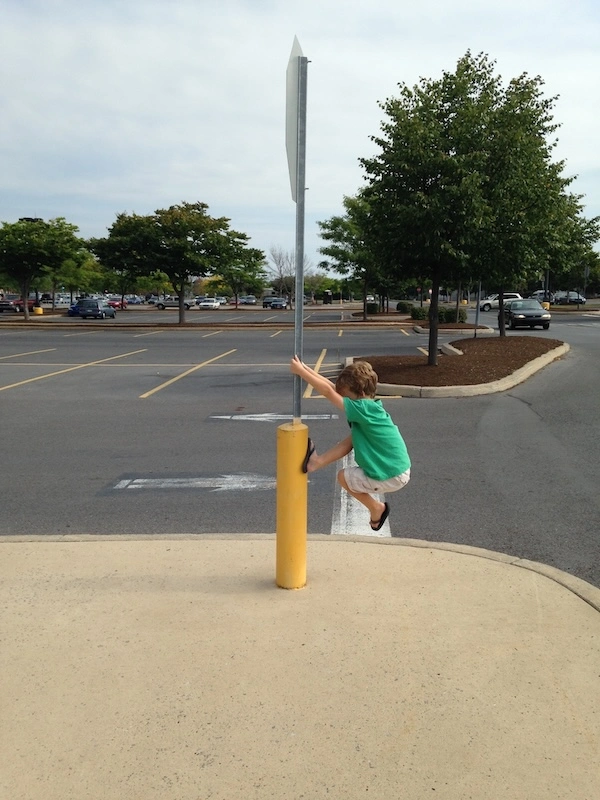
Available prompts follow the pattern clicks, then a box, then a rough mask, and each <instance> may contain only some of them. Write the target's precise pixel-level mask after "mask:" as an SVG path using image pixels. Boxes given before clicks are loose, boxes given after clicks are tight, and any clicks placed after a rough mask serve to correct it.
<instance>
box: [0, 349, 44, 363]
mask: <svg viewBox="0 0 600 800" xmlns="http://www.w3.org/2000/svg"><path fill="white" fill-rule="evenodd" d="M54 350H56V347H50V348H49V349H48V350H30V351H29V352H28V353H15V354H14V355H12V356H0V361H4V359H6V358H18V357H19V356H33V355H35V354H36V353H52V352H54Z"/></svg>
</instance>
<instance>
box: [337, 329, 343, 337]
mask: <svg viewBox="0 0 600 800" xmlns="http://www.w3.org/2000/svg"><path fill="white" fill-rule="evenodd" d="M343 333H344V331H343V329H341V330H340V331H339V333H338V338H339V337H340V336H342V335H343Z"/></svg>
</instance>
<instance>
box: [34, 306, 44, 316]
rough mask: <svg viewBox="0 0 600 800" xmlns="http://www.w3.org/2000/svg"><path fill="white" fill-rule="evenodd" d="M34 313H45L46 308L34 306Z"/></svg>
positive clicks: (38, 314)
mask: <svg viewBox="0 0 600 800" xmlns="http://www.w3.org/2000/svg"><path fill="white" fill-rule="evenodd" d="M33 313H34V314H36V315H37V316H40V315H41V314H43V313H44V309H43V308H42V307H41V306H34V309H33Z"/></svg>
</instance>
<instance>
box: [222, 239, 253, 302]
mask: <svg viewBox="0 0 600 800" xmlns="http://www.w3.org/2000/svg"><path fill="white" fill-rule="evenodd" d="M248 242H249V238H248V237H247V236H246V235H245V234H243V233H238V232H237V231H228V233H227V235H226V248H225V250H224V251H223V258H222V263H221V266H220V268H219V269H218V271H215V276H218V277H219V279H220V284H221V286H222V290H223V291H224V292H225V293H226V294H231V295H233V297H234V299H235V305H236V307H237V301H238V297H239V296H240V294H241V293H242V292H248V291H249V292H250V293H257V294H260V293H261V292H262V288H263V286H264V283H265V280H266V273H265V254H264V253H263V252H262V250H258V249H257V248H254V247H248Z"/></svg>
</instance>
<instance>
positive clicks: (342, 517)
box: [331, 453, 392, 539]
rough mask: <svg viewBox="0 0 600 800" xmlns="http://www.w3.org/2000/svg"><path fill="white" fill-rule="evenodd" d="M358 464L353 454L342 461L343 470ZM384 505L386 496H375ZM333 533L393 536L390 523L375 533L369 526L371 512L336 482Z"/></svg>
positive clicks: (332, 522) (386, 523)
mask: <svg viewBox="0 0 600 800" xmlns="http://www.w3.org/2000/svg"><path fill="white" fill-rule="evenodd" d="M354 466H356V463H355V461H354V457H353V455H352V453H349V454H348V455H347V456H344V458H343V459H342V469H345V468H346V467H354ZM375 496H376V497H377V499H378V500H381V502H382V503H383V502H384V501H385V495H383V494H378V495H375ZM331 533H332V534H337V535H338V536H376V537H381V538H386V539H389V538H391V536H392V532H391V530H390V525H389V521H388V520H387V519H386V521H385V522H384V523H383V527H382V528H381V530H379V531H374V530H373V529H372V528H371V526H370V525H369V512H368V511H367V509H366V508H365V507H364V506H363V504H362V503H359V502H358V500H355V499H354V498H353V497H352V495H351V494H348V492H347V491H345V490H344V489H342V487H341V486H340V485H339V483H338V482H337V480H336V482H335V492H334V498H333V514H332V518H331Z"/></svg>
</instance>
